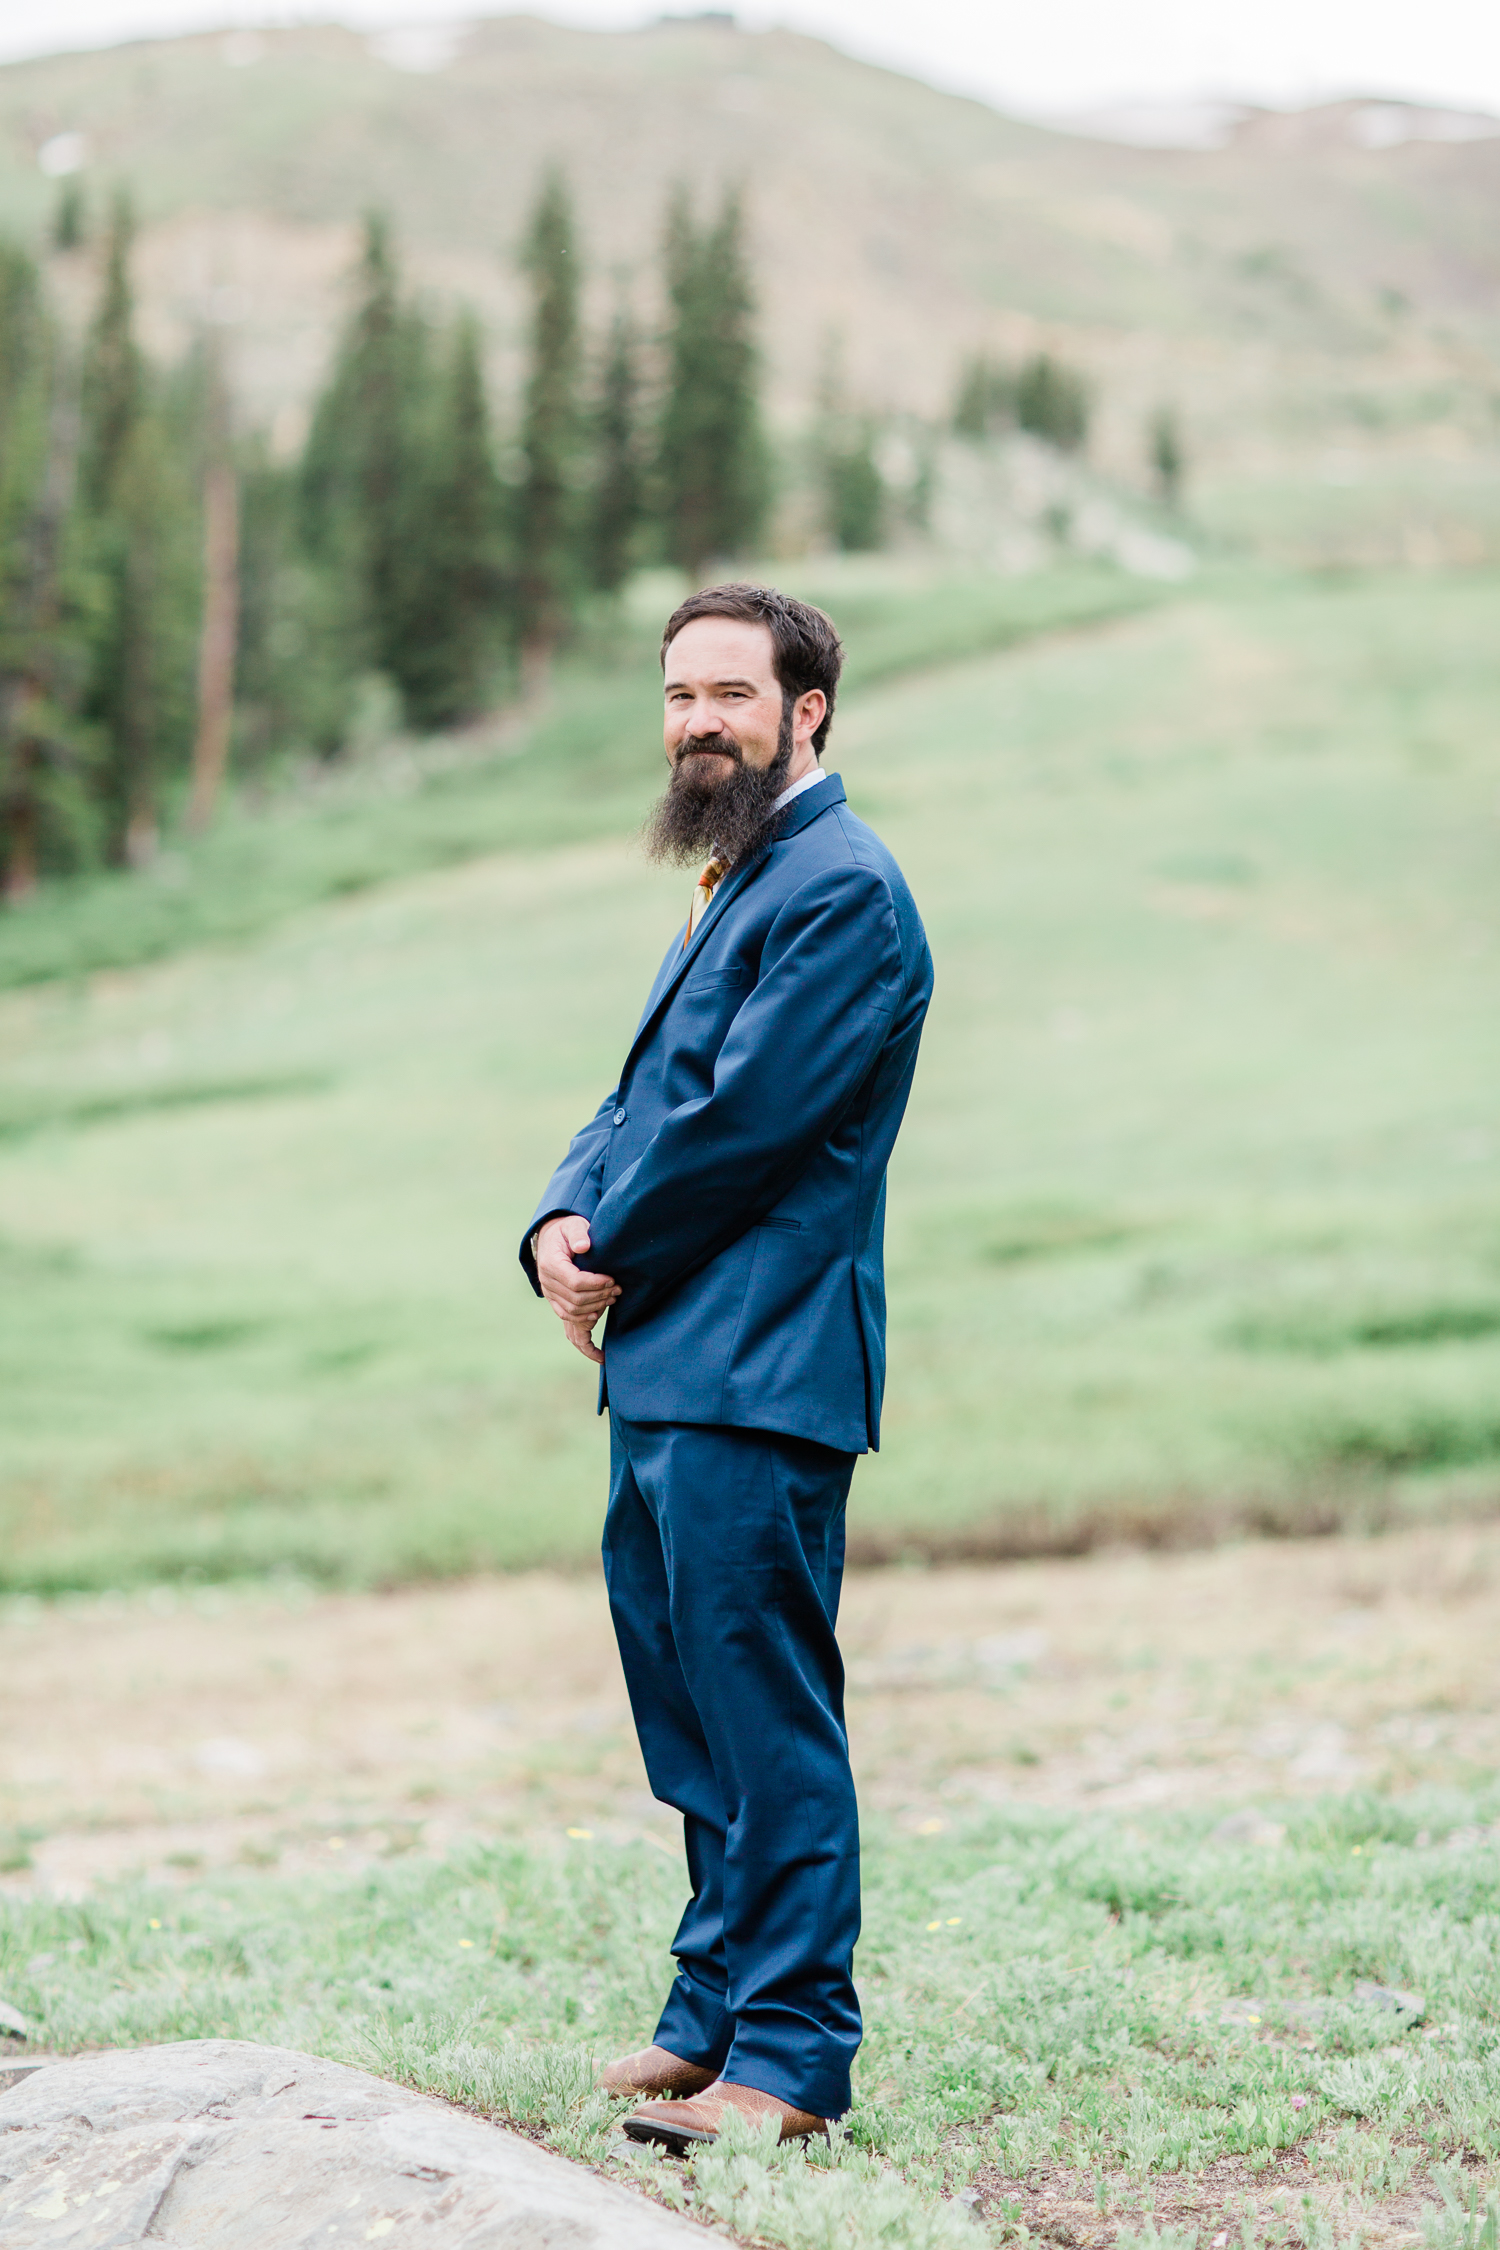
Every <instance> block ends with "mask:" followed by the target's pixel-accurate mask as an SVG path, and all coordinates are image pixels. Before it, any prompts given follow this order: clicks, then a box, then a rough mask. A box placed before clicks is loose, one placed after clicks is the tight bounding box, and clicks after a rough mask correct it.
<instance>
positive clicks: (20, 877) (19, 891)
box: [0, 738, 40, 906]
mask: <svg viewBox="0 0 1500 2250" xmlns="http://www.w3.org/2000/svg"><path fill="white" fill-rule="evenodd" d="M36 764H37V755H36V745H35V743H34V742H29V741H27V740H25V739H24V738H23V739H22V740H20V741H18V742H17V744H16V746H15V752H14V761H13V779H12V784H11V790H10V796H9V801H8V803H7V804H6V805H5V807H4V810H5V814H6V823H5V825H6V828H7V830H8V834H7V838H6V843H7V847H8V848H7V850H6V854H5V880H4V883H3V885H0V897H3V898H4V900H5V903H6V905H7V906H24V905H25V903H26V901H27V900H28V899H29V898H31V897H32V896H33V895H34V893H35V891H36V885H37V871H38V835H37V830H38V827H39V825H40V823H39V821H38V819H37V801H36Z"/></svg>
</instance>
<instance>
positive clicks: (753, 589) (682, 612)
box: [661, 581, 844, 758]
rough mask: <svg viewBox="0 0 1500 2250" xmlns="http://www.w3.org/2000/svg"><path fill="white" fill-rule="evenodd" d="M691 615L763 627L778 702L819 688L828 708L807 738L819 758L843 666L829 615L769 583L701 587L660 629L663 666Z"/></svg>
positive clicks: (842, 656) (736, 583)
mask: <svg viewBox="0 0 1500 2250" xmlns="http://www.w3.org/2000/svg"><path fill="white" fill-rule="evenodd" d="M695 617H734V618H738V619H739V621H740V623H741V624H744V625H764V626H766V627H767V629H768V630H769V632H770V635H771V647H772V650H773V652H774V653H773V656H772V664H773V666H774V669H775V673H776V678H777V680H778V681H779V683H780V686H781V695H782V701H783V702H784V703H785V702H793V703H795V701H796V700H797V697H798V696H799V695H806V693H807V691H808V689H809V688H821V689H822V691H823V694H824V696H825V698H826V699H827V703H828V708H827V710H826V711H825V712H824V713H823V717H822V719H821V721H820V722H819V725H818V728H817V731H816V733H815V734H814V735H813V738H812V746H813V750H814V753H815V754H816V755H817V756H818V757H820V758H821V757H822V755H823V745H824V743H825V742H826V741H827V740H828V729H829V728H830V726H832V724H833V703H834V697H835V696H836V695H837V694H838V688H839V674H840V672H842V670H843V668H844V644H843V642H842V641H841V640H840V639H839V637H838V634H837V632H836V631H835V630H834V624H833V619H832V618H831V617H825V616H824V615H823V612H822V610H820V609H814V608H813V606H812V603H811V602H799V601H798V600H796V598H795V597H794V596H793V595H791V594H780V593H778V592H777V591H776V588H775V587H774V586H749V585H745V584H744V583H743V582H740V581H736V582H735V583H733V584H732V585H728V586H705V587H704V589H703V591H702V592H701V593H700V594H689V596H688V598H687V600H686V601H685V602H679V603H678V605H677V607H676V609H674V610H673V612H672V614H671V616H670V617H669V618H668V619H667V627H666V631H665V632H664V633H663V634H662V637H661V662H662V670H663V671H665V670H666V665H667V650H668V649H669V648H670V647H671V645H672V643H673V641H675V640H676V638H677V636H678V634H679V633H680V632H681V631H682V628H683V626H684V625H691V623H692V622H693V619H694V618H695Z"/></svg>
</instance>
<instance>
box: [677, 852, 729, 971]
mask: <svg viewBox="0 0 1500 2250" xmlns="http://www.w3.org/2000/svg"><path fill="white" fill-rule="evenodd" d="M728 872H729V862H728V860H727V859H720V858H719V856H718V853H717V852H716V853H715V854H714V856H713V858H712V859H711V860H710V861H709V863H708V865H707V867H705V868H704V870H703V873H702V874H701V875H700V876H699V877H698V887H697V889H696V890H695V891H694V892H693V903H692V905H691V906H690V907H689V908H688V925H687V930H686V933H685V934H684V936H683V940H682V950H683V952H684V953H686V951H687V949H688V947H689V946H690V945H691V944H692V942H693V933H694V931H695V930H696V929H697V927H698V924H699V923H700V922H701V921H702V919H703V917H704V915H705V914H706V913H707V912H708V909H709V906H710V904H711V903H712V900H713V895H714V892H715V891H716V890H717V889H718V887H719V885H720V884H721V883H722V882H723V880H724V878H725V876H726V875H727V874H728Z"/></svg>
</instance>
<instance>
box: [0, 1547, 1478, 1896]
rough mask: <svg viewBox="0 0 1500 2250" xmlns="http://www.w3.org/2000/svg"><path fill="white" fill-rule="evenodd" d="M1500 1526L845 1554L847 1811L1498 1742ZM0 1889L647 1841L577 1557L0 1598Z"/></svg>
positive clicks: (1197, 1797) (1371, 1779)
mask: <svg viewBox="0 0 1500 2250" xmlns="http://www.w3.org/2000/svg"><path fill="white" fill-rule="evenodd" d="M1497 1587H1500V1529H1496V1528H1491V1527H1488V1526H1481V1527H1474V1526H1472V1525H1471V1526H1457V1527H1451V1528H1445V1529H1440V1530H1433V1531H1424V1532H1413V1533H1404V1534H1399V1535H1392V1536H1390V1537H1387V1538H1383V1539H1374V1540H1354V1539H1349V1538H1336V1539H1328V1540H1318V1541H1303V1542H1297V1543H1294V1544H1289V1545H1272V1544H1246V1545H1241V1546H1234V1547H1224V1548H1219V1549H1217V1550H1213V1551H1209V1552H1205V1553H1197V1554H1182V1555H1166V1556H1146V1555H1138V1554H1120V1555H1107V1554H1106V1555H1093V1556H1087V1557H1083V1558H1080V1559H1078V1560H1076V1561H1063V1562H1031V1563H1017V1564H1010V1565H1005V1566H986V1567H978V1566H976V1567H968V1568H952V1569H929V1570H904V1569H893V1570H885V1571H865V1572H856V1573H854V1574H852V1575H851V1577H850V1579H849V1582H848V1585H847V1589H846V1594H845V1601H844V1610H843V1616H842V1619H841V1638H842V1640H843V1644H844V1648H845V1652H846V1656H847V1659H848V1665H849V1687H850V1693H849V1722H850V1732H851V1737H852V1741H853V1745H854V1753H855V1760H856V1765H857V1768H858V1771H859V1775H860V1782H861V1788H862V1793H863V1796H864V1800H865V1802H866V1803H867V1805H869V1806H870V1807H871V1808H872V1809H878V1810H882V1811H884V1812H887V1813H889V1814H892V1815H894V1816H895V1817H896V1818H897V1819H899V1820H900V1821H901V1822H902V1823H903V1824H908V1825H912V1826H922V1825H924V1824H931V1823H933V1822H946V1821H948V1820H950V1819H953V1818H955V1817H961V1815H962V1813H963V1810H964V1808H965V1807H967V1806H973V1805H978V1804H995V1803H1006V1802H1018V1803H1031V1804H1048V1805H1060V1806H1077V1807H1079V1808H1085V1807H1114V1808H1131V1807H1141V1808H1145V1807H1149V1806H1182V1805H1201V1804H1206V1803H1213V1802H1221V1801H1222V1802H1223V1803H1224V1804H1225V1806H1226V1810H1228V1809H1231V1808H1235V1807H1254V1806H1257V1805H1258V1804H1261V1803H1265V1804H1267V1805H1269V1806H1271V1807H1272V1808H1273V1811H1272V1814H1271V1815H1268V1817H1267V1819H1266V1820H1265V1822H1264V1823H1263V1824H1262V1825H1261V1826H1259V1827H1257V1824H1256V1821H1255V1819H1254V1818H1253V1817H1252V1818H1251V1819H1250V1820H1248V1822H1247V1824H1246V1831H1245V1832H1246V1838H1247V1840H1249V1841H1255V1840H1257V1838H1258V1839H1259V1840H1260V1841H1269V1840H1271V1837H1272V1835H1273V1833H1274V1827H1275V1822H1274V1805H1275V1803H1276V1802H1278V1801H1281V1800H1284V1799H1286V1798H1287V1797H1292V1796H1304V1795H1318V1794H1326V1793H1328V1792H1330V1791H1335V1792H1336V1791H1340V1790H1347V1789H1352V1788H1357V1787H1372V1788H1381V1789H1398V1790H1399V1789H1401V1788H1402V1787H1405V1786H1409V1785H1411V1784H1414V1783H1416V1782H1418V1781H1442V1780H1449V1781H1453V1782H1472V1781H1473V1780H1474V1778H1475V1777H1476V1775H1478V1774H1480V1773H1486V1772H1492V1771H1493V1770H1494V1768H1495V1766H1496V1764H1497V1763H1500V1635H1497V1634H1496V1633H1495V1630H1494V1613H1495V1596H1496V1590H1497ZM0 1744H3V1748H0V1844H3V1845H4V1857H5V1858H6V1859H8V1861H9V1866H8V1870H7V1871H6V1872H5V1873H4V1874H3V1876H0V1881H3V1883H4V1885H5V1886H6V1887H7V1888H11V1889H13V1890H25V1891H34V1890H38V1889H40V1890H44V1891H54V1892H58V1891H60V1892H65V1893H67V1892H71V1893H77V1892H78V1891H80V1890H82V1889H84V1888H86V1887H87V1886H88V1885H89V1884H90V1883H91V1882H93V1881H94V1880H96V1879H98V1878H101V1877H110V1876H116V1875H121V1874H126V1873H135V1872H140V1873H146V1874H150V1875H152V1876H155V1877H158V1878H167V1879H171V1878H173V1877H177V1878H180V1879H190V1878H191V1877H192V1876H194V1875H195V1874H196V1873H197V1872H198V1871H199V1870H200V1869H202V1868H205V1867H213V1866H222V1865H226V1864H230V1863H233V1862H235V1861H240V1862H243V1863H246V1864H250V1865H254V1866H259V1867H263V1868H268V1869H269V1868H278V1869H281V1870H283V1871H284V1872H285V1873H286V1874H288V1875H289V1876H290V1875H295V1874H297V1873H298V1872H299V1871H300V1870H302V1869H304V1868H305V1867H307V1866H308V1865H309V1864H311V1863H314V1862H318V1861H321V1862H323V1863H324V1864H327V1863H328V1860H329V1857H330V1855H333V1854H342V1855H343V1859H344V1863H345V1864H357V1863H358V1862H359V1861H361V1860H367V1859H370V1858H373V1857H377V1856H381V1855H387V1854H392V1853H396V1852H403V1851H412V1850H416V1851H441V1850H445V1849H447V1848H448V1847H449V1846H450V1845H451V1844H453V1843H454V1842H455V1841H457V1840H458V1839H460V1838H461V1837H463V1836H468V1835H491V1834H495V1833H498V1832H504V1831H515V1830H517V1829H521V1830H537V1829H547V1828H550V1829H554V1830H555V1829H557V1828H567V1827H582V1828H587V1829H590V1830H592V1831H594V1832H596V1833H599V1834H623V1833H626V1832H634V1833H638V1834H639V1833H644V1834H646V1835H649V1836H651V1837H653V1838H654V1839H656V1840H657V1841H658V1842H659V1843H660V1844H661V1845H662V1846H663V1848H664V1849H666V1850H669V1851H672V1852H674V1853H675V1852H676V1850H677V1849H678V1848H679V1847H678V1842H677V1829H676V1823H675V1820H674V1818H673V1816H672V1815H670V1814H669V1813H667V1812H666V1811H665V1810H664V1808H662V1807H660V1806H658V1805H656V1804H655V1803H654V1802H653V1800H652V1799H651V1797H650V1796H649V1794H648V1792H647V1789H646V1783H645V1776H644V1773H643V1772H642V1770H641V1766H640V1760H639V1756H638V1754H637V1751H636V1748H635V1742H634V1737H633V1733H632V1730H631V1726H630V1717H629V1710H628V1707H627V1704H626V1700H625V1693H624V1687H623V1683H622V1681H621V1678H620V1672H619V1666H618V1662H617V1660H616V1656H615V1651H614V1643H613V1638H612V1635H611V1632H610V1626H609V1618H608V1612H607V1609H606V1606H605V1600H604V1594H603V1589H602V1587H601V1586H600V1584H599V1583H598V1581H597V1580H596V1579H593V1578H592V1577H589V1578H579V1579H572V1578H563V1577H554V1576H548V1575H542V1574H534V1575H528V1576H524V1577H516V1578H498V1577H497V1578H485V1579H476V1580H470V1581H467V1582H465V1583H462V1584H457V1585H449V1586H437V1587H427V1588H416V1589H409V1590H406V1591H403V1592H399V1593H392V1594H379V1595H361V1596H354V1595H337V1594H334V1595H309V1594H306V1593H302V1592H297V1591H295V1590H293V1591H290V1592H285V1593H281V1594H276V1593H269V1592H266V1591H264V1590H262V1589H257V1590H254V1591H249V1592H238V1591H233V1590H216V1589H215V1590H206V1589H205V1590H200V1591H198V1592H195V1593H188V1594H180V1593H169V1592H167V1591H165V1590H157V1591H156V1592H154V1593H151V1594H146V1595H142V1596H139V1597H131V1598H128V1599H127V1598H124V1597H119V1598H113V1599H109V1598H106V1599H96V1600H89V1601H77V1602H67V1603H60V1604H57V1605H53V1606H47V1607H43V1606H40V1605H28V1604H23V1603H16V1604H12V1605H11V1606H10V1607H9V1609H8V1610H7V1611H5V1612H4V1614H3V1617H0Z"/></svg>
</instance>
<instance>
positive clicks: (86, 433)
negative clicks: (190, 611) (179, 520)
mask: <svg viewBox="0 0 1500 2250" xmlns="http://www.w3.org/2000/svg"><path fill="white" fill-rule="evenodd" d="M134 238H135V216H134V213H133V211H132V210H131V206H130V198H129V197H128V196H127V195H126V194H124V193H123V191H122V192H121V193H120V194H119V195H117V196H116V197H115V201H114V207H113V209H112V211H111V213H110V223H109V246H108V249H107V250H106V252H105V263H104V290H103V294H102V296H101V298H100V301H99V309H98V311H97V312H96V313H95V315H94V323H93V327H92V329H91V330H90V333H89V340H88V349H87V353H86V355H85V358H84V366H83V401H82V404H83V458H82V463H81V476H80V489H81V495H82V499H83V504H84V506H85V507H86V508H88V509H90V510H92V512H93V513H94V514H95V515H103V514H105V513H107V511H108V510H109V509H110V508H111V507H112V506H113V505H114V502H115V498H116V496H117V493H118V490H119V484H120V479H121V477H122V475H123V473H124V466H125V457H126V454H127V452H128V451H129V447H130V441H131V438H132V436H133V435H134V432H135V429H136V426H137V424H138V423H139V421H140V418H141V412H142V407H143V403H144V402H143V396H142V392H143V369H142V366H141V355H140V352H139V349H138V348H137V345H136V341H135V305H134V299H133V297H132V294H131V287H130V251H131V245H132V243H133V241H134Z"/></svg>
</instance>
